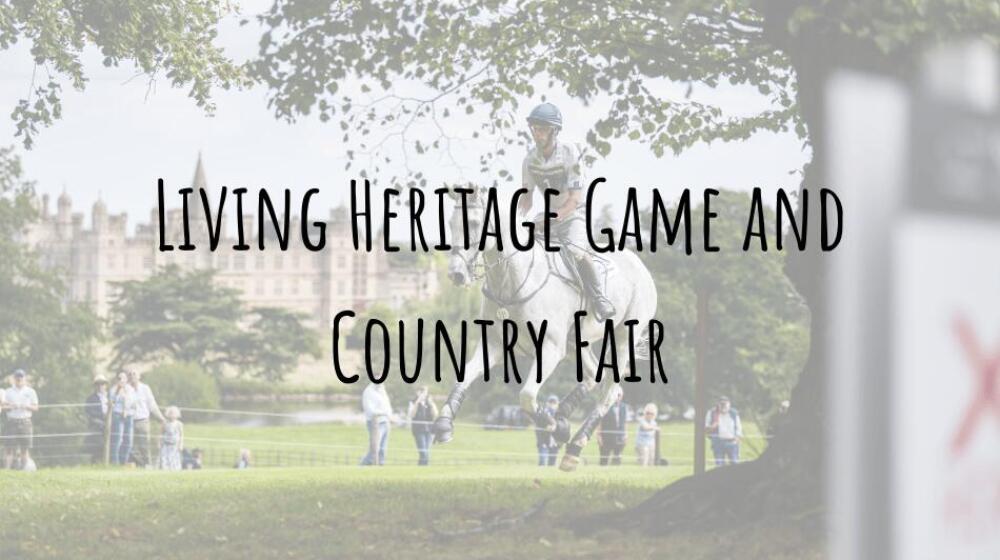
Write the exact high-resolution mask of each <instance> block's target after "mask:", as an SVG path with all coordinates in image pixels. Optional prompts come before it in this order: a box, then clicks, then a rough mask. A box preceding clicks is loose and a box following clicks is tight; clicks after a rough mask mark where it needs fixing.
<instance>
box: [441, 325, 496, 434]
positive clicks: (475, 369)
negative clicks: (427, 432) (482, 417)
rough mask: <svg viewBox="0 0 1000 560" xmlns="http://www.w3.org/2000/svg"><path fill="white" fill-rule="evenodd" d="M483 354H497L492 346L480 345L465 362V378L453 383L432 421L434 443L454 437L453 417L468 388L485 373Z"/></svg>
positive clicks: (460, 405)
mask: <svg viewBox="0 0 1000 560" xmlns="http://www.w3.org/2000/svg"><path fill="white" fill-rule="evenodd" d="M483 352H486V353H487V355H488V356H495V355H496V353H497V352H496V348H495V347H494V346H493V345H492V344H490V345H489V346H487V345H485V344H480V345H479V348H478V349H477V350H476V351H475V352H474V353H473V356H472V358H471V359H470V360H469V361H468V362H466V364H465V378H464V379H463V380H462V381H459V382H457V383H455V386H454V387H452V389H451V393H448V398H447V399H445V401H444V404H443V405H441V410H440V411H439V412H438V417H437V418H435V419H434V425H433V430H434V443H448V442H449V441H451V440H452V438H453V437H454V435H455V434H454V432H455V423H454V419H455V415H457V414H458V410H459V409H460V408H461V407H462V401H464V400H465V397H466V395H467V394H468V391H469V387H471V386H472V384H473V383H474V382H475V381H476V380H477V379H479V378H480V377H482V375H483V373H485V370H484V369H483V364H484V361H483V360H484V357H483Z"/></svg>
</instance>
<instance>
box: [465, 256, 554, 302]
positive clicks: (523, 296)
mask: <svg viewBox="0 0 1000 560" xmlns="http://www.w3.org/2000/svg"><path fill="white" fill-rule="evenodd" d="M496 253H497V254H498V255H500V256H499V257H498V258H497V259H496V260H495V261H493V262H490V261H489V259H488V258H487V255H486V251H483V250H481V249H478V248H477V249H476V250H475V251H473V252H472V256H471V257H468V256H466V254H465V253H463V252H462V251H460V250H458V249H454V250H452V254H453V255H456V256H458V258H460V259H462V262H463V263H464V264H465V269H466V271H467V272H468V273H469V277H470V280H471V281H476V280H484V282H483V286H482V292H483V296H485V297H486V298H487V299H489V300H490V301H492V302H494V303H496V304H497V305H499V306H501V307H510V306H512V305H520V304H522V303H524V302H526V301H528V300H530V299H531V298H533V297H535V296H536V295H537V294H538V292H540V291H542V288H544V287H545V285H546V284H548V282H549V278H550V277H552V268H551V267H550V266H549V264H548V260H547V259H544V260H545V261H546V262H545V266H546V274H545V278H544V279H542V281H541V282H540V283H539V284H538V286H537V287H535V288H533V289H532V290H530V291H528V292H527V293H522V291H523V290H524V287H525V285H526V284H527V283H528V280H529V279H531V272H532V271H533V270H534V268H535V261H536V260H538V259H537V257H538V251H536V250H534V249H532V250H531V262H530V263H528V270H527V272H525V274H524V278H522V279H521V281H520V283H519V284H518V285H517V287H515V288H514V289H513V291H512V293H511V294H509V295H507V294H502V293H501V291H500V290H498V291H494V290H493V289H491V288H490V283H491V282H490V280H491V279H494V278H496V277H497V276H496V274H491V273H492V272H494V271H496V270H501V269H502V272H504V274H501V276H500V278H509V275H508V274H506V271H507V270H508V269H509V267H510V259H511V258H513V257H514V254H513V253H508V254H507V255H503V254H502V253H501V252H500V251H496ZM501 287H502V284H501Z"/></svg>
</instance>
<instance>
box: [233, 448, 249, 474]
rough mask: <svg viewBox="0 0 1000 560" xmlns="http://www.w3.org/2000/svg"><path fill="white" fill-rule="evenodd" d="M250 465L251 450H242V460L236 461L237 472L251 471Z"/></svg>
mask: <svg viewBox="0 0 1000 560" xmlns="http://www.w3.org/2000/svg"><path fill="white" fill-rule="evenodd" d="M250 463H251V458H250V450H249V449H240V458H239V459H237V460H236V466H235V467H234V468H235V469H237V470H243V469H249V468H250Z"/></svg>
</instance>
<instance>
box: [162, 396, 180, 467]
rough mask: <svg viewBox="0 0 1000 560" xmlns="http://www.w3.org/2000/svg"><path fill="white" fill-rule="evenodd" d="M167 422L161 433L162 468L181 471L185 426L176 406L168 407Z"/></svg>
mask: <svg viewBox="0 0 1000 560" xmlns="http://www.w3.org/2000/svg"><path fill="white" fill-rule="evenodd" d="M164 417H166V421H165V422H164V423H163V427H162V431H161V432H160V468H161V469H163V470H165V471H179V470H181V449H184V424H182V423H181V421H180V418H181V411H180V409H179V408H177V407H176V406H168V407H167V410H166V412H165V413H164Z"/></svg>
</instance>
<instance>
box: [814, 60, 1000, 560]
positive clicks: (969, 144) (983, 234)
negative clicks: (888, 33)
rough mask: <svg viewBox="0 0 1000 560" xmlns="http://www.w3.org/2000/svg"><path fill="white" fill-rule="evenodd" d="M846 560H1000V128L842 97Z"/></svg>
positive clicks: (832, 120) (834, 342)
mask: <svg viewBox="0 0 1000 560" xmlns="http://www.w3.org/2000/svg"><path fill="white" fill-rule="evenodd" d="M828 99H829V100H830V101H829V114H828V123H829V127H828V134H829V136H828V137H827V140H828V143H829V148H830V154H831V157H830V167H829V181H828V183H829V185H830V187H831V188H834V189H835V190H836V191H837V193H838V195H839V196H840V197H841V199H842V201H843V203H844V212H845V221H844V242H843V243H842V244H841V247H840V248H838V250H837V251H835V252H834V253H833V254H831V255H830V258H829V259H828V263H829V274H828V275H827V287H826V290H827V294H828V298H829V299H828V307H829V319H830V323H829V329H828V331H827V332H826V333H825V335H826V348H827V354H826V355H827V356H828V359H827V367H828V373H829V375H828V378H829V386H828V403H827V406H828V409H827V410H828V411H829V414H828V417H829V420H830V424H829V440H828V441H829V445H828V448H827V449H828V479H829V480H828V487H827V490H828V492H827V495H828V502H829V511H830V518H829V528H830V552H831V556H832V557H834V558H899V559H938V558H1000V119H998V118H996V116H995V115H984V114H982V113H978V114H977V113H976V111H975V110H972V109H968V108H963V107H961V106H958V105H956V104H954V103H953V102H942V101H935V100H933V99H925V98H923V96H921V95H920V94H919V93H913V92H911V91H909V90H908V88H907V87H906V86H905V85H903V84H901V83H898V82H893V81H891V80H887V79H884V78H880V77H875V76H866V75H861V74H856V73H844V74H841V75H840V76H838V77H836V78H835V79H834V80H832V81H831V83H830V84H829V88H828Z"/></svg>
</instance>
